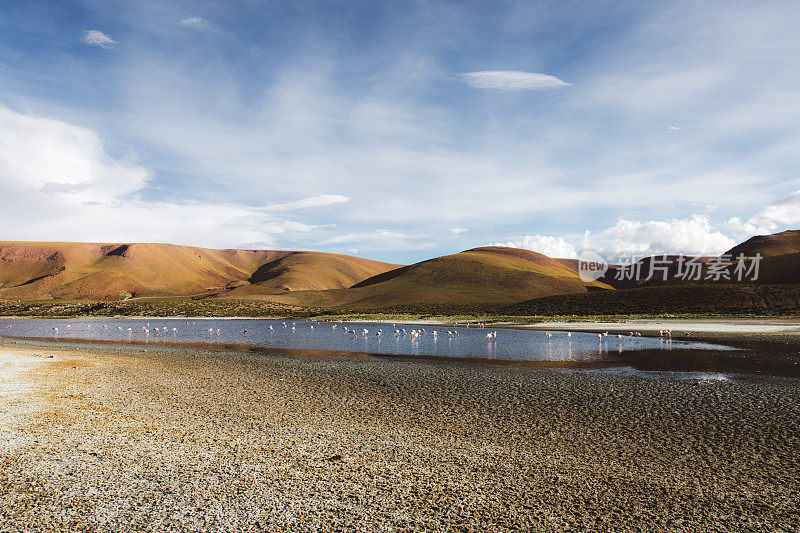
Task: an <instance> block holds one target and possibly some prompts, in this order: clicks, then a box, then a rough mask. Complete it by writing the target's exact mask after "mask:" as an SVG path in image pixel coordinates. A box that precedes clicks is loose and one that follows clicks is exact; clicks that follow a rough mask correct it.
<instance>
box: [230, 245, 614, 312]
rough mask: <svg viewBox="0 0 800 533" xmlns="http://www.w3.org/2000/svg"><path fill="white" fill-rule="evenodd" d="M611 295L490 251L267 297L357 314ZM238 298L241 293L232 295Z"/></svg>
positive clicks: (532, 257)
mask: <svg viewBox="0 0 800 533" xmlns="http://www.w3.org/2000/svg"><path fill="white" fill-rule="evenodd" d="M590 289H610V287H608V286H607V285H604V284H602V283H597V282H595V283H590V284H586V283H584V282H583V281H581V279H580V278H579V277H578V275H577V273H576V272H575V271H574V270H572V269H570V268H568V267H565V266H564V265H562V264H561V263H559V262H558V261H556V260H554V259H551V258H549V257H547V256H545V255H542V254H538V253H536V252H531V251H528V250H521V249H517V248H502V247H485V248H474V249H472V250H467V251H465V252H461V253H457V254H453V255H447V256H443V257H436V258H434V259H429V260H427V261H422V262H420V263H415V264H413V265H409V266H405V267H400V268H397V269H395V270H390V271H387V272H384V273H381V274H378V275H376V276H373V277H371V278H368V279H365V280H364V281H361V282H360V283H357V284H355V285H353V287H352V288H350V289H347V290H340V291H313V292H297V293H293V294H287V295H283V296H278V297H270V296H268V297H265V298H267V299H269V300H271V301H274V302H276V303H283V304H291V305H302V306H312V307H328V308H330V307H334V308H340V309H354V310H415V311H424V310H432V311H435V310H441V309H444V308H448V309H455V308H469V307H477V306H485V305H497V304H501V305H505V304H510V303H513V302H519V301H521V300H525V299H528V298H535V297H539V296H550V295H558V294H569V293H578V292H586V291H587V290H590ZM229 296H231V297H234V296H237V294H236V291H233V292H231V293H230V295H229Z"/></svg>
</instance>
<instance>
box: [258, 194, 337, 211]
mask: <svg viewBox="0 0 800 533" xmlns="http://www.w3.org/2000/svg"><path fill="white" fill-rule="evenodd" d="M349 201H350V198H349V197H347V196H344V195H341V194H321V195H319V196H312V197H310V198H303V199H302V200H297V201H294V202H288V203H285V204H272V205H268V206H267V207H266V209H267V210H268V211H294V210H295V209H308V208H311V207H324V206H326V205H333V204H340V203H343V202H349Z"/></svg>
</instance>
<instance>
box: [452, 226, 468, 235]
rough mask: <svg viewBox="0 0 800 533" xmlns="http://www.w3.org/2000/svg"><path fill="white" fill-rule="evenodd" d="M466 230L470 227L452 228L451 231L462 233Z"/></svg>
mask: <svg viewBox="0 0 800 533" xmlns="http://www.w3.org/2000/svg"><path fill="white" fill-rule="evenodd" d="M466 231H469V228H450V232H451V233H453V234H454V235H460V234H461V233H464V232H466Z"/></svg>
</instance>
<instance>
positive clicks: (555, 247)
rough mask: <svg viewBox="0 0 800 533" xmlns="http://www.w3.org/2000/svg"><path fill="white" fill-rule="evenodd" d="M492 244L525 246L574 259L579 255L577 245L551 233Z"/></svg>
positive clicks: (526, 248) (513, 246) (548, 254)
mask: <svg viewBox="0 0 800 533" xmlns="http://www.w3.org/2000/svg"><path fill="white" fill-rule="evenodd" d="M491 246H508V247H510V248H524V249H525V250H532V251H534V252H539V253H540V254H544V255H546V256H548V257H558V258H566V259H573V258H576V257H578V253H577V252H576V251H575V246H573V245H572V244H570V243H568V242H567V241H566V240H564V239H563V238H561V237H553V236H551V235H526V236H525V237H523V238H522V239H519V240H515V241H511V242H506V243H492V244H491Z"/></svg>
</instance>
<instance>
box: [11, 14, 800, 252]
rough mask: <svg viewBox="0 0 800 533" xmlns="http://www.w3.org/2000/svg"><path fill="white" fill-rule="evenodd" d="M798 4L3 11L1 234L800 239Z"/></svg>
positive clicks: (459, 240)
mask: <svg viewBox="0 0 800 533" xmlns="http://www.w3.org/2000/svg"><path fill="white" fill-rule="evenodd" d="M797 20H800V3H798V2H796V1H787V2H771V1H768V0H767V1H757V2H745V1H736V0H733V1H725V2H714V1H706V2H695V1H691V2H641V1H631V2H626V1H620V0H617V1H614V2H604V1H602V0H601V1H582V2H576V1H569V0H560V1H553V2H537V1H527V2H501V1H491V2H489V1H487V2H469V1H462V2H439V1H409V2H383V1H380V0H371V1H366V0H365V1H350V2H337V1H319V2H315V1H311V0H309V1H302V2H297V1H288V0H269V1H266V0H265V1H260V0H243V1H235V0H233V1H227V2H203V1H195V2H169V1H164V0H158V1H137V0H127V1H113V0H98V1H83V2H80V1H70V0H58V1H55V0H54V1H50V2H38V1H35V0H26V1H25V2H19V1H9V0H0V187H2V189H0V190H2V195H0V239H3V240H43V241H90V242H170V243H175V244H190V245H198V246H207V247H214V248H269V249H273V248H279V249H308V250H320V251H328V252H337V253H346V254H354V255H359V256H363V257H368V258H371V259H378V260H384V261H390V262H394V263H411V262H415V261H419V260H422V259H426V258H430V257H433V256H438V255H444V254H449V253H454V252H458V251H461V250H464V249H468V248H472V247H475V246H484V245H488V244H501V245H505V246H517V247H522V248H528V249H532V250H534V251H538V252H541V253H545V254H547V255H551V256H560V257H576V256H577V255H578V254H580V253H581V252H582V251H583V250H593V251H595V252H598V253H600V254H601V255H603V256H604V257H606V258H607V259H608V260H622V259H624V258H626V257H630V256H641V255H647V254H651V253H686V254H703V255H711V254H719V253H722V252H724V251H726V250H727V249H729V248H731V247H732V246H733V245H734V244H735V243H737V242H740V241H742V240H744V239H746V238H748V237H750V236H753V235H757V234H763V233H774V232H777V231H782V230H785V229H798V228H800V173H799V170H800V68H798V67H797V65H800V32H798V31H797V30H796V22H797Z"/></svg>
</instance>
